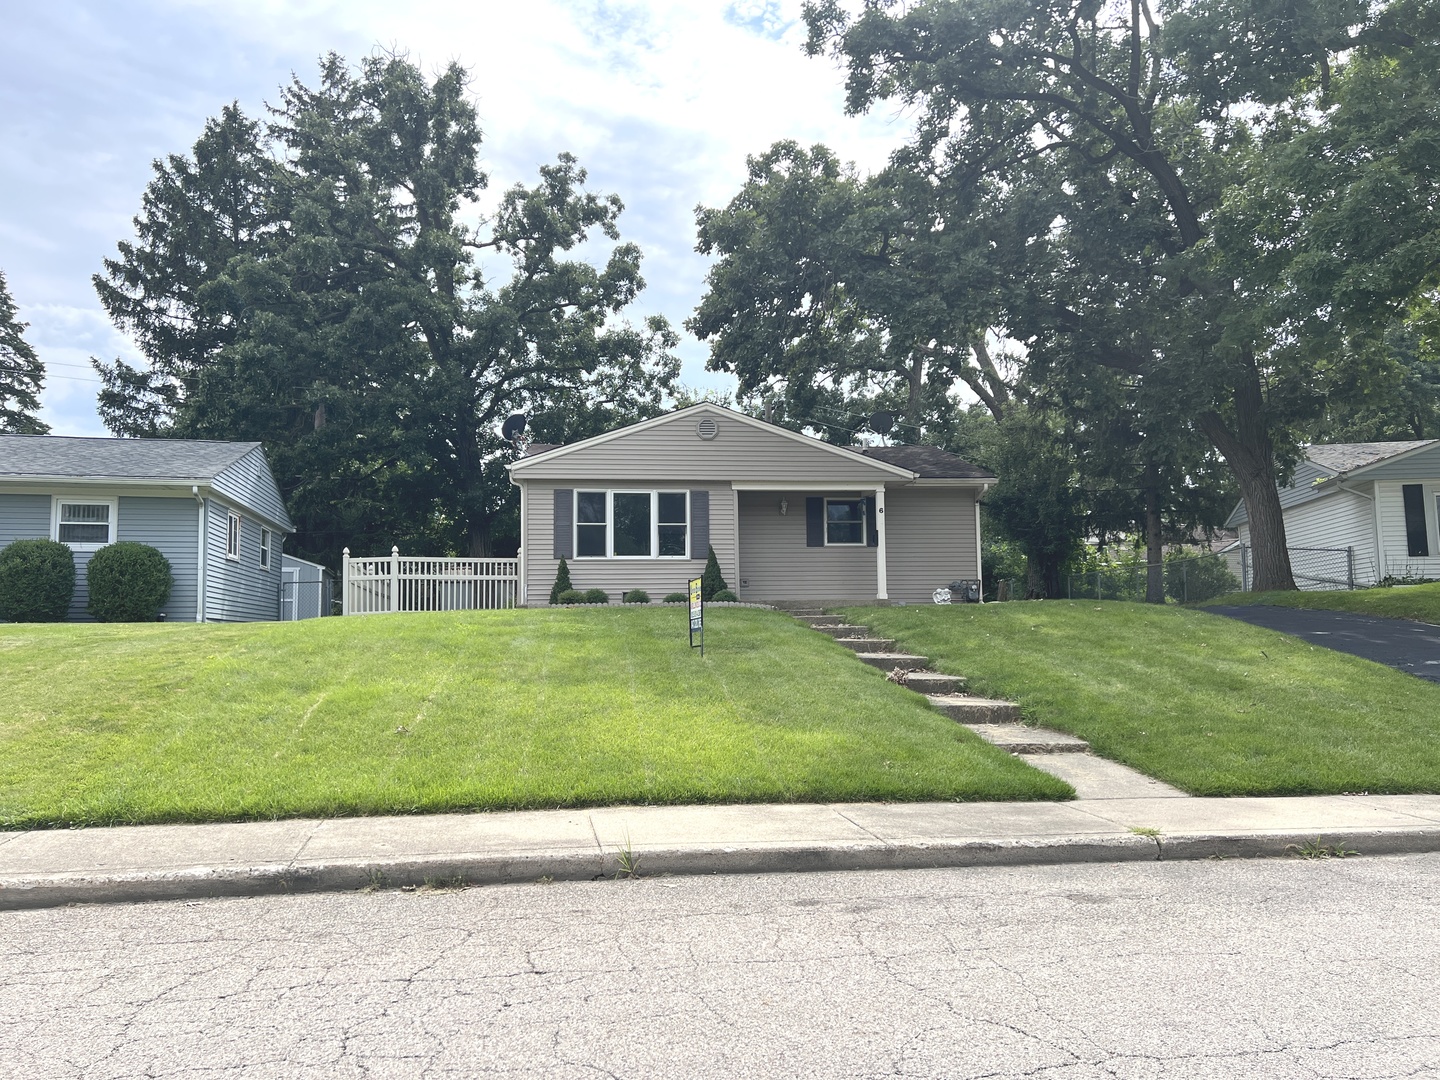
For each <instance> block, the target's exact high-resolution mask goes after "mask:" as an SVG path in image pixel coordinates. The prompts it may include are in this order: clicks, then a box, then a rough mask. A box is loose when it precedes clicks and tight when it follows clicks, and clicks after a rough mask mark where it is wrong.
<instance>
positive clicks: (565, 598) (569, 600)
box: [554, 589, 585, 604]
mask: <svg viewBox="0 0 1440 1080" xmlns="http://www.w3.org/2000/svg"><path fill="white" fill-rule="evenodd" d="M554 603H557V604H583V603H585V594H584V593H583V592H581V591H580V590H579V589H566V590H565V591H564V592H562V593H561V594H560V595H559V596H557V597H555V600H554Z"/></svg>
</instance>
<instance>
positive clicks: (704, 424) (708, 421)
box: [695, 416, 720, 442]
mask: <svg viewBox="0 0 1440 1080" xmlns="http://www.w3.org/2000/svg"><path fill="white" fill-rule="evenodd" d="M695 434H696V435H698V436H700V438H702V439H704V440H705V441H706V442H709V441H710V440H711V439H713V438H715V436H716V435H719V434H720V425H719V424H717V423H716V422H715V420H714V419H713V418H712V417H709V416H707V417H705V418H704V419H702V420H701V421H700V422H699V423H698V424H696V425H695Z"/></svg>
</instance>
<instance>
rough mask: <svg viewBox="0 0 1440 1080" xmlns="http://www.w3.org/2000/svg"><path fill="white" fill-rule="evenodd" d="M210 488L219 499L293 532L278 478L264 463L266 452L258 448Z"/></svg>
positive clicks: (231, 467) (230, 468) (220, 474)
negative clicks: (278, 484) (276, 479)
mask: <svg viewBox="0 0 1440 1080" xmlns="http://www.w3.org/2000/svg"><path fill="white" fill-rule="evenodd" d="M211 487H212V488H213V489H214V491H215V493H216V494H217V495H219V496H221V497H223V498H226V499H229V500H230V502H231V503H233V504H234V505H235V506H236V507H237V508H238V509H241V510H250V511H253V512H254V513H255V514H256V515H257V516H259V517H262V518H267V519H269V520H270V521H271V522H273V523H274V524H276V525H280V526H282V527H284V528H286V529H288V528H290V517H289V515H288V514H286V513H285V500H284V499H283V498H282V497H281V495H280V489H279V487H277V486H276V484H275V476H274V474H273V473H271V471H270V463H269V462H268V461H267V460H266V459H265V451H264V449H263V448H261V447H259V446H257V447H256V448H255V449H254V450H251V451H250V452H249V453H248V454H246V455H245V456H244V457H242V458H241V459H240V460H239V461H237V462H235V464H234V465H231V466H230V467H229V468H228V469H225V470H223V471H222V472H220V473H219V474H217V475H216V477H215V479H214V481H213V482H212V483H211ZM257 536H258V534H257ZM256 542H257V543H258V542H259V541H258V540H257V541H256Z"/></svg>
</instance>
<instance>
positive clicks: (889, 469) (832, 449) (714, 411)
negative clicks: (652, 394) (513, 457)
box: [506, 402, 916, 480]
mask: <svg viewBox="0 0 1440 1080" xmlns="http://www.w3.org/2000/svg"><path fill="white" fill-rule="evenodd" d="M707 414H708V415H711V416H713V417H715V418H717V419H724V420H725V421H726V422H727V423H728V422H733V423H737V424H739V425H741V426H742V427H744V428H748V429H751V430H754V431H763V432H765V433H767V434H769V435H772V436H775V437H777V438H779V439H782V440H786V441H788V442H790V443H792V444H794V445H795V446H797V447H804V448H806V449H807V450H809V451H811V452H813V453H817V454H819V455H821V456H828V457H832V458H835V459H838V460H839V462H840V463H842V464H848V465H851V466H854V465H856V464H860V465H862V467H863V469H864V470H866V471H868V472H870V473H871V474H872V475H877V474H878V476H880V477H886V478H891V479H898V480H914V479H916V474H915V471H914V470H913V469H908V468H905V467H903V466H900V465H894V464H891V463H890V462H887V461H881V460H879V459H878V458H870V459H868V460H867V459H865V458H864V456H863V455H860V454H857V453H856V452H855V450H854V449H853V448H850V447H844V446H836V445H834V444H833V443H827V442H822V441H821V440H819V439H813V438H811V437H810V436H809V435H802V434H800V433H799V432H796V431H791V430H790V429H789V428H786V427H781V426H780V425H779V424H772V423H769V422H767V421H765V420H759V419H757V418H755V417H753V416H747V415H745V414H744V413H741V412H736V411H734V410H733V409H727V408H725V407H723V406H721V405H715V404H712V403H710V402H701V403H700V404H698V405H690V406H687V407H686V408H683V409H676V410H674V411H672V412H668V413H662V414H661V415H660V416H654V417H651V418H650V419H649V420H641V421H640V422H639V423H635V424H630V425H628V426H626V427H620V428H615V429H614V430H613V431H607V432H605V433H604V434H601V435H595V436H592V437H591V438H588V439H581V440H580V441H579V442H574V443H566V444H565V445H563V446H554V447H550V448H548V449H545V450H541V451H540V452H538V453H536V452H534V451H533V450H532V452H530V453H527V454H526V455H525V456H524V457H522V458H520V459H519V460H518V461H512V462H510V464H509V465H507V466H506V468H508V469H509V470H510V471H511V474H512V475H515V474H517V473H518V474H520V475H522V476H523V475H524V473H525V472H527V471H529V470H530V469H531V468H532V467H534V466H537V465H539V466H542V467H543V466H548V465H551V464H553V463H555V462H558V461H560V460H562V459H564V458H565V457H568V456H569V455H572V454H577V453H582V452H584V451H587V450H593V449H595V448H597V447H601V446H604V445H605V444H606V443H609V442H612V441H615V440H619V439H624V438H628V437H631V436H635V435H640V434H643V433H645V432H649V431H653V430H654V429H655V428H659V427H663V426H667V425H670V424H674V423H676V422H678V421H683V420H685V419H687V418H690V417H695V418H697V419H698V418H699V417H702V416H704V415H707ZM538 475H541V476H543V475H545V473H544V472H540V473H538Z"/></svg>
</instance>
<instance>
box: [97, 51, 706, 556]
mask: <svg viewBox="0 0 1440 1080" xmlns="http://www.w3.org/2000/svg"><path fill="white" fill-rule="evenodd" d="M480 140H481V136H480V128H479V124H478V120H477V117H476V111H475V105H474V103H473V100H472V98H471V95H470V92H469V89H468V76H467V74H466V72H465V71H464V70H463V69H462V68H460V67H459V66H457V65H454V64H451V65H449V66H448V67H446V68H445V69H443V70H442V71H440V72H439V73H438V74H437V75H435V76H434V77H433V78H430V77H427V76H426V75H425V74H424V73H422V71H421V70H420V69H419V68H418V67H417V66H416V65H415V64H413V63H410V62H409V61H407V60H405V59H403V58H401V57H397V56H393V55H375V56H371V57H368V58H366V59H365V60H364V61H362V63H361V64H360V65H359V67H358V68H352V67H350V66H348V65H346V63H345V62H344V61H343V60H342V59H341V58H340V57H338V56H334V55H331V56H329V57H326V58H325V59H324V60H323V61H322V63H321V68H320V77H319V82H318V85H315V86H308V85H306V84H304V83H302V82H301V81H299V80H298V79H297V80H295V81H293V82H291V83H290V84H289V85H288V86H286V87H285V88H283V89H282V91H281V93H280V97H279V100H278V102H277V103H276V106H275V108H274V109H273V110H272V119H271V121H270V122H269V123H268V124H261V123H259V122H257V121H254V120H251V119H249V118H247V117H245V116H244V115H243V114H242V113H241V112H240V111H239V110H238V108H236V107H234V106H231V107H227V108H226V109H225V110H224V111H223V112H222V113H221V115H220V116H219V117H217V118H215V119H213V120H211V121H209V122H208V123H207V124H206V126H205V130H204V132H203V133H202V134H201V136H200V139H199V140H198V141H197V142H196V143H195V146H194V148H193V151H192V152H191V154H190V155H188V156H186V155H172V156H170V157H167V158H165V159H164V160H162V161H160V162H158V163H157V164H156V167H155V176H154V179H153V180H152V181H151V183H150V185H149V186H148V187H147V189H146V191H145V193H144V196H143V201H142V207H141V212H140V215H139V217H138V218H137V221H136V229H137V232H138V238H137V239H136V240H134V241H126V242H124V243H122V244H121V245H120V247H119V251H118V253H117V255H116V256H115V257H114V258H112V259H109V260H107V261H106V264H105V271H104V273H103V274H101V275H97V277H96V279H95V284H96V288H97V290H98V292H99V295H100V299H101V302H102V304H103V305H104V306H105V308H106V310H107V311H108V312H109V314H110V316H111V318H112V319H113V320H114V321H115V323H116V324H117V325H118V326H120V327H121V328H122V329H124V330H125V331H126V332H127V333H129V334H130V335H132V336H133V338H134V340H135V341H136V342H137V343H138V344H139V346H140V349H141V351H142V353H143V354H144V357H145V361H146V363H145V365H143V366H141V367H132V366H130V365H127V364H125V363H124V362H122V361H118V360H117V361H116V362H114V363H113V364H97V369H98V371H99V372H100V375H101V378H102V381H103V383H104V388H103V391H102V394H101V399H100V409H101V416H102V418H103V419H104V421H105V423H106V425H107V426H108V427H109V428H110V429H111V430H112V431H113V432H115V433H116V434H120V435H169V436H186V437H194V438H223V439H256V440H262V441H264V442H265V444H266V447H267V450H268V452H269V455H270V461H271V464H272V466H273V467H274V469H275V472H276V476H277V479H278V481H279V483H280V487H281V489H282V491H284V492H285V494H286V497H287V502H288V505H289V509H290V512H291V516H292V517H294V518H295V520H296V523H297V530H298V531H297V533H296V536H295V539H294V547H295V550H296V552H297V553H298V554H300V555H302V556H305V557H310V558H318V559H332V560H333V557H334V552H335V551H338V550H339V549H340V548H341V547H342V546H344V545H349V546H351V547H358V548H361V549H371V548H374V549H380V550H387V549H388V548H389V547H390V545H391V544H392V543H398V544H399V545H401V547H402V548H404V549H406V550H412V549H420V550H428V551H453V552H459V553H464V554H470V555H487V554H492V553H500V552H505V551H511V552H513V550H514V549H515V546H516V544H517V543H518V519H517V517H516V504H517V494H516V492H515V489H514V488H513V486H512V485H511V484H510V483H509V477H508V475H507V474H506V472H505V464H506V462H507V461H509V460H511V459H512V458H513V456H514V450H513V448H512V447H510V446H509V445H508V444H506V443H504V442H502V441H501V439H500V437H499V432H498V428H499V425H500V424H501V423H502V422H503V420H504V418H505V416H506V415H507V414H509V413H511V412H515V411H525V412H528V413H529V414H530V416H531V419H532V423H531V433H532V434H533V435H534V437H535V438H537V439H541V440H547V441H556V442H559V441H573V440H575V439H577V438H583V437H585V436H586V435H591V434H595V433H597V432H598V431H599V430H604V429H606V428H609V427H612V426H614V425H616V424H618V423H625V422H629V421H631V420H636V419H640V418H643V417H645V416H651V415H654V414H655V413H657V412H658V411H660V409H661V408H662V404H663V398H664V394H665V391H666V389H667V388H668V387H669V386H670V384H671V383H672V382H673V380H674V378H675V376H676V374H677V372H678V360H677V359H676V358H675V357H674V356H673V355H672V349H673V347H674V345H675V344H676V341H677V339H676V336H675V334H674V333H673V331H672V330H671V329H670V327H669V326H668V324H666V322H665V321H664V320H663V319H661V318H659V317H650V318H645V319H642V320H639V321H637V322H630V321H627V319H626V317H625V316H626V313H627V311H629V309H630V306H631V304H632V303H633V301H634V300H635V298H636V296H637V295H638V293H639V292H640V290H641V288H642V287H643V282H642V279H641V276H640V251H639V249H638V248H637V247H636V246H635V245H634V244H629V243H621V242H619V233H618V229H617V220H618V218H619V215H620V213H621V210H622V205H621V202H620V200H619V198H618V197H616V196H614V195H605V194H597V193H594V192H592V191H590V190H588V189H587V187H586V181H587V177H586V173H585V170H584V169H582V168H581V167H580V165H579V164H578V162H577V161H576V160H575V159H574V158H573V157H572V156H570V155H569V154H561V155H559V157H558V158H557V159H556V161H554V162H553V163H552V164H549V165H544V166H542V167H541V168H540V170H539V177H538V180H537V181H536V182H535V183H534V184H531V185H519V184H517V185H515V186H513V187H511V188H509V190H507V191H506V192H504V193H503V194H502V195H500V197H499V198H498V200H494V203H495V209H494V211H493V212H492V213H491V214H490V216H489V217H488V218H485V219H481V218H479V217H478V214H477V213H476V212H475V211H474V210H473V207H474V206H475V204H476V201H477V200H480V199H481V198H482V192H483V190H484V189H485V187H486V186H487V184H488V182H489V180H488V177H487V176H486V175H485V174H484V172H482V171H481V169H480V165H479V155H480ZM486 201H487V202H489V201H490V200H486ZM577 247H584V249H585V250H586V251H587V253H588V255H587V258H584V259H582V258H578V257H573V255H574V252H575V250H576V248H577ZM482 256H483V259H484V265H483V267H482V265H481V262H480V261H479V260H480V259H481V258H482ZM507 264H508V270H507ZM537 357H543V363H537V362H536V358H537Z"/></svg>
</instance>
